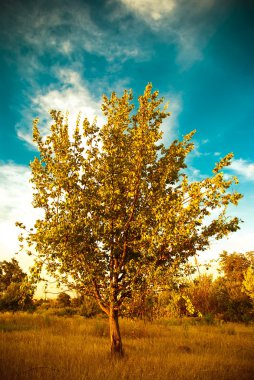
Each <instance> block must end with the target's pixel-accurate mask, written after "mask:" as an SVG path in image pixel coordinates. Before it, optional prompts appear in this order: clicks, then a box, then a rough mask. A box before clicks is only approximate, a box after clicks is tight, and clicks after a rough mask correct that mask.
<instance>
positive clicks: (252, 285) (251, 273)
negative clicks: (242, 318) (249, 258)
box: [243, 266, 254, 302]
mask: <svg viewBox="0 0 254 380" xmlns="http://www.w3.org/2000/svg"><path fill="white" fill-rule="evenodd" d="M243 291H244V292H245V293H246V294H248V296H249V297H250V298H251V299H252V301H253V302H254V268H253V267H251V266H249V268H248V269H247V271H246V272H245V275H244V280H243Z"/></svg>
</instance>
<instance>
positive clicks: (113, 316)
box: [109, 308, 123, 356]
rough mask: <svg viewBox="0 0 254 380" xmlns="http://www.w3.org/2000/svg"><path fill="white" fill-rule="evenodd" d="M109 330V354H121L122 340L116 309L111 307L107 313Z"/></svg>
mask: <svg viewBox="0 0 254 380" xmlns="http://www.w3.org/2000/svg"><path fill="white" fill-rule="evenodd" d="M109 331H110V341H111V354H112V355H114V356H115V355H119V356H123V347H122V340H121V334H120V328H119V322H118V310H114V309H113V308H112V309H111V310H110V314H109Z"/></svg>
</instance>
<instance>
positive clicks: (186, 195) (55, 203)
mask: <svg viewBox="0 0 254 380" xmlns="http://www.w3.org/2000/svg"><path fill="white" fill-rule="evenodd" d="M138 103H139V105H138V107H137V110H136V111H135V110H134V105H133V103H132V93H131V91H124V94H123V95H122V96H121V97H118V96H117V95H116V93H112V95H111V97H110V98H107V97H106V96H104V97H103V104H102V111H103V114H104V116H105V118H106V122H105V124H104V125H103V126H102V127H98V126H97V124H96V122H94V123H90V122H89V121H88V120H87V119H85V120H84V121H83V123H82V129H81V128H80V122H79V120H78V121H77V126H76V129H75V131H74V133H73V135H72V136H70V135H69V128H68V121H67V120H66V119H65V118H64V116H63V115H62V114H61V113H59V112H56V111H52V112H51V116H52V119H53V123H52V125H51V128H50V134H49V135H48V136H47V137H46V138H44V137H42V136H41V135H40V132H39V129H38V121H35V124H34V133H33V138H34V142H35V143H36V144H37V146H38V149H39V152H40V157H39V158H37V157H36V158H35V159H34V161H33V162H32V164H31V169H32V183H33V186H34V200H33V205H34V207H38V208H41V209H43V210H44V216H43V217H42V218H41V219H38V220H37V221H36V223H35V225H34V229H33V230H29V231H27V234H25V237H26V240H27V244H28V246H30V247H32V249H35V250H36V251H37V259H36V261H35V267H34V272H33V274H34V277H36V276H38V277H39V272H40V270H41V269H42V268H43V267H44V268H45V269H46V270H47V271H48V272H49V273H50V274H52V275H53V276H56V277H58V278H59V280H61V282H62V283H68V285H69V286H72V287H75V288H76V289H79V290H80V291H82V292H86V293H88V294H89V295H91V294H92V295H93V296H94V297H95V299H96V300H97V302H98V304H99V306H100V308H101V309H102V310H103V311H104V312H105V313H106V314H107V315H108V317H109V324H110V336H111V349H112V352H118V353H121V352H122V343H121V336H120V330H119V324H118V316H119V313H120V312H121V310H123V309H124V304H125V302H126V300H127V301H128V299H129V298H131V297H132V295H134V294H135V291H137V290H139V289H140V287H142V286H143V285H144V284H145V283H147V284H148V287H149V286H151V285H150V284H152V283H153V280H154V279H155V278H156V273H157V271H158V270H159V271H160V274H162V272H163V270H164V269H165V270H167V269H168V268H169V267H171V266H175V267H177V266H178V267H179V266H180V264H181V263H183V262H186V260H187V259H188V257H190V256H192V255H194V254H195V253H196V252H197V251H200V250H201V251H203V250H205V249H206V248H207V247H208V246H209V242H210V238H211V237H213V238H215V239H220V238H221V237H223V236H225V235H227V234H228V233H230V232H232V231H236V230H237V229H238V222H239V221H238V219H237V218H227V217H226V209H227V206H228V205H229V204H237V202H238V200H239V199H240V198H241V195H240V194H238V193H237V192H232V193H230V192H229V191H228V190H229V188H230V186H231V184H232V182H237V180H236V179H235V178H232V179H230V180H228V179H227V180H225V179H224V177H223V173H222V172H221V169H222V168H223V167H224V166H227V165H229V164H230V160H231V158H232V156H233V155H232V154H229V155H227V156H226V157H225V158H223V159H222V160H221V161H220V162H218V163H217V164H216V166H215V168H214V170H213V175H212V176H211V177H210V178H206V179H204V180H202V181H194V182H189V180H188V177H187V175H186V174H184V171H183V170H184V169H185V168H186V164H185V159H186V156H187V155H188V154H189V153H190V152H191V150H192V149H193V148H194V145H193V144H192V143H191V142H190V140H191V138H192V136H193V134H194V132H191V133H190V134H189V135H186V136H185V137H184V139H183V141H174V142H173V143H172V144H171V145H170V146H169V147H165V146H164V144H162V140H161V139H162V132H161V129H160V126H161V123H162V122H163V120H164V119H165V118H166V117H167V116H169V113H167V112H166V108H165V107H164V108H161V105H162V103H163V99H162V98H159V94H158V91H155V92H152V86H151V85H150V84H149V85H148V86H147V87H146V89H145V91H144V94H143V95H141V96H140V97H139V98H138ZM218 209H220V213H219V215H218V216H216V217H214V214H212V212H213V210H218ZM19 225H20V226H21V227H23V228H24V229H25V226H23V225H22V224H21V223H20V224H19ZM22 239H23V237H22V236H21V240H22ZM146 288H147V285H146Z"/></svg>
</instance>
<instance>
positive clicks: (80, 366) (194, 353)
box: [0, 313, 254, 380]
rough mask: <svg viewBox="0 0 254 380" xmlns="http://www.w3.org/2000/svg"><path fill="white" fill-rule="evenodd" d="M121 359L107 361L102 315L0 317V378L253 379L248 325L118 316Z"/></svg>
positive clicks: (253, 347)
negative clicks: (83, 316) (149, 320)
mask: <svg viewBox="0 0 254 380" xmlns="http://www.w3.org/2000/svg"><path fill="white" fill-rule="evenodd" d="M120 322H121V330H122V337H123V344H124V349H125V356H124V358H123V359H114V360H112V359H111V357H110V354H109V339H108V325H107V320H106V319H103V318H101V319H98V318H97V319H91V320H89V319H84V318H82V317H78V316H75V317H68V318H67V317H66V318H65V317H56V316H49V315H38V314H25V313H15V314H12V313H5V314H0V334H1V343H0V378H1V379H3V380H23V379H29V380H39V379H40V380H51V379H52V380H53V379H57V380H58V379H60V380H103V379H105V380H118V379H119V380H120V379H126V380H127V379H128V380H132V379H133V380H139V379H144V380H150V379H151V380H158V379H170V380H174V379H175V380H184V379H191V380H195V379H199V380H201V379H213V380H214V379H216V380H222V379H223V380H238V379H240V380H244V379H253V378H254V326H253V325H252V326H245V325H237V324H224V325H218V326H214V325H213V326H209V325H202V324H201V325H200V324H198V325H195V324H194V323H190V322H188V321H181V322H174V323H173V322H172V321H171V322H170V321H161V322H154V323H144V322H142V321H131V320H121V321H120Z"/></svg>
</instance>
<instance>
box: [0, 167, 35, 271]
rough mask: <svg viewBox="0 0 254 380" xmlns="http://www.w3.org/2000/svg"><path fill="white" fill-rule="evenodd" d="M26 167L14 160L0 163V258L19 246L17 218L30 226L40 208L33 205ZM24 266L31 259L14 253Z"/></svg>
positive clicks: (13, 251)
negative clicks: (13, 161) (36, 208)
mask: <svg viewBox="0 0 254 380" xmlns="http://www.w3.org/2000/svg"><path fill="white" fill-rule="evenodd" d="M29 178H30V170H29V168H28V167H25V166H21V165H16V164H13V163H9V164H0V198H1V209H0V236H1V239H0V260H9V259H10V258H11V257H13V256H14V254H15V252H17V251H18V250H19V243H18V235H19V234H20V232H21V231H20V230H19V229H18V228H17V227H16V226H15V222H16V221H20V222H23V223H24V224H25V225H26V226H31V225H32V224H33V222H34V221H35V220H36V218H38V216H39V212H38V210H35V209H34V208H33V207H32V204H31V202H32V186H31V184H30V183H29ZM17 258H18V259H19V261H20V262H21V264H22V266H23V268H25V269H26V270H27V269H28V267H29V265H30V264H31V260H30V259H29V258H28V256H27V255H26V254H25V253H23V254H21V255H19V256H18V257H17Z"/></svg>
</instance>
